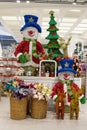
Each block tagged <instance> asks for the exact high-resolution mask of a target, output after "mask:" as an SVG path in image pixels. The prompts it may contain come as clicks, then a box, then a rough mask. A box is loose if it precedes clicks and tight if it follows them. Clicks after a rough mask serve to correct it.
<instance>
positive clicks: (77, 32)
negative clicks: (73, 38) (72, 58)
mask: <svg viewBox="0 0 87 130" xmlns="http://www.w3.org/2000/svg"><path fill="white" fill-rule="evenodd" d="M71 33H75V34H82V33H83V31H79V30H78V31H72V32H71Z"/></svg>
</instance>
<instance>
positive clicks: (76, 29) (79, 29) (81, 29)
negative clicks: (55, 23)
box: [74, 28, 87, 31]
mask: <svg viewBox="0 0 87 130" xmlns="http://www.w3.org/2000/svg"><path fill="white" fill-rule="evenodd" d="M74 30H75V31H85V30H87V28H75V29H74Z"/></svg>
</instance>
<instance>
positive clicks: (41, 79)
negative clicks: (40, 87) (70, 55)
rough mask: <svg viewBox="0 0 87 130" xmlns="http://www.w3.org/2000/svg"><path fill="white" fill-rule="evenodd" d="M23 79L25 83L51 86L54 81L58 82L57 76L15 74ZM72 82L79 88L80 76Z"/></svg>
mask: <svg viewBox="0 0 87 130" xmlns="http://www.w3.org/2000/svg"><path fill="white" fill-rule="evenodd" d="M16 77H18V78H21V79H23V80H24V81H25V82H27V83H36V82H39V83H44V84H46V85H47V86H48V87H50V88H52V87H53V86H54V84H55V83H56V82H58V77H34V76H30V77H29V76H16ZM74 82H75V83H76V84H77V85H78V86H79V87H80V88H81V78H74Z"/></svg>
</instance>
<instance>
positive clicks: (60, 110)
mask: <svg viewBox="0 0 87 130" xmlns="http://www.w3.org/2000/svg"><path fill="white" fill-rule="evenodd" d="M65 97H66V93H64V90H63V89H61V90H60V89H58V100H57V101H56V117H57V119H59V118H61V119H64V108H65V107H64V99H65Z"/></svg>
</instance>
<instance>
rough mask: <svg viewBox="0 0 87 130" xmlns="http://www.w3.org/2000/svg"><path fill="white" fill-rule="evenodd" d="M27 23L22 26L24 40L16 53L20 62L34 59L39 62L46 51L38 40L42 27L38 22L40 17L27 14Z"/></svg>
mask: <svg viewBox="0 0 87 130" xmlns="http://www.w3.org/2000/svg"><path fill="white" fill-rule="evenodd" d="M24 19H25V25H24V26H23V27H22V28H21V30H20V31H21V32H22V34H23V41H22V42H20V43H19V44H18V46H17V47H16V50H15V52H14V55H15V56H16V57H17V58H18V60H19V62H20V63H26V62H28V61H32V63H35V64H39V62H40V60H41V59H42V55H43V54H44V53H45V52H44V49H43V46H42V44H41V43H40V42H38V41H37V37H38V33H41V27H40V25H39V24H37V21H38V17H37V16H34V15H25V16H24Z"/></svg>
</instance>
